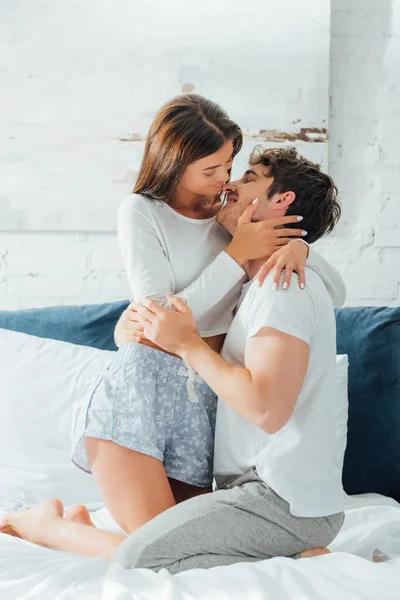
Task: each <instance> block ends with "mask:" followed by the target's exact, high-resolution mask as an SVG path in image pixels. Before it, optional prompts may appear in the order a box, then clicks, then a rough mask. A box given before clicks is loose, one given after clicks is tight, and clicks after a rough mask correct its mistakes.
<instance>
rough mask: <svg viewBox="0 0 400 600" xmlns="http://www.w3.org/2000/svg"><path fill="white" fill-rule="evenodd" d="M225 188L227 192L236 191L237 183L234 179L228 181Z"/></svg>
mask: <svg viewBox="0 0 400 600" xmlns="http://www.w3.org/2000/svg"><path fill="white" fill-rule="evenodd" d="M223 190H224V191H225V192H236V190H237V185H236V183H235V182H234V181H228V183H226V184H225V185H224V187H223Z"/></svg>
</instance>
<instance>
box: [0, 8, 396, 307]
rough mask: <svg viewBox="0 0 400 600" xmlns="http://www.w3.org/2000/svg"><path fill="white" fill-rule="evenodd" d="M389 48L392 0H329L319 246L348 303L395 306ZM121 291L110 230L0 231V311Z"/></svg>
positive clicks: (392, 43)
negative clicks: (325, 200)
mask: <svg viewBox="0 0 400 600" xmlns="http://www.w3.org/2000/svg"><path fill="white" fill-rule="evenodd" d="M396 52H397V57H396ZM399 55H400V0H393V1H392V2H390V1H389V0H380V2H379V8H377V3H376V2H375V1H372V0H332V24H331V69H330V78H331V93H330V95H331V114H330V125H329V128H330V141H329V156H330V161H329V169H330V172H331V174H332V175H333V177H334V179H335V180H336V182H337V185H338V187H339V191H340V195H341V198H342V201H343V218H342V222H341V224H340V225H339V226H338V227H337V229H336V231H335V232H334V234H332V235H331V236H330V237H329V238H327V239H326V240H324V241H322V242H320V243H319V247H320V249H321V252H322V253H323V254H324V256H325V257H326V258H328V260H330V261H331V262H333V263H334V264H335V265H337V267H338V268H339V270H340V272H341V273H342V274H343V277H344V279H345V282H346V285H347V287H348V291H349V294H348V304H349V305H360V304H376V305H398V304H399V297H400V295H399V286H400V270H399V265H400V229H399V228H400V216H399V209H400V200H399V195H400V152H399V145H398V144H397V143H396V140H398V139H399V137H400V111H399V108H398V107H399V106H400V81H399V63H398V56H399ZM396 61H397V62H396ZM17 158H18V157H16V159H17ZM8 160H9V157H8ZM0 199H1V196H0ZM128 295H129V290H128V286H127V284H126V280H125V276H124V273H123V271H121V260H120V257H119V254H118V249H117V245H116V239H115V234H111V233H110V234H108V233H85V232H81V233H68V232H57V233H38V232H30V233H27V232H24V233H20V232H7V233H1V234H0V309H6V308H19V307H29V306H44V305H50V304H59V303H64V304H65V303H85V302H102V301H106V300H112V299H118V298H122V297H127V296H128Z"/></svg>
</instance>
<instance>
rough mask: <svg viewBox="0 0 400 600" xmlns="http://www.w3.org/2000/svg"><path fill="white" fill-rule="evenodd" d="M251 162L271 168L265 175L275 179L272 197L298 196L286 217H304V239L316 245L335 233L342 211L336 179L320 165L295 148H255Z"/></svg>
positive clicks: (269, 194) (252, 164) (271, 189)
mask: <svg viewBox="0 0 400 600" xmlns="http://www.w3.org/2000/svg"><path fill="white" fill-rule="evenodd" d="M249 162H250V165H251V166H255V165H259V164H262V165H264V166H265V167H268V172H266V173H265V175H267V176H268V177H273V178H274V180H273V182H272V185H271V187H270V189H269V191H268V198H271V197H272V196H273V195H274V194H283V193H285V192H294V193H295V194H296V198H295V200H294V201H293V202H292V204H291V205H290V206H289V207H288V209H287V211H286V215H301V216H302V217H304V219H303V221H302V223H301V226H302V227H304V229H305V230H306V231H308V234H307V236H306V237H305V238H304V239H305V240H306V241H307V242H309V243H312V242H315V241H316V240H318V239H319V238H321V237H322V236H323V235H325V234H326V233H330V232H331V231H332V229H333V228H334V226H335V225H336V224H337V222H338V221H339V219H340V216H341V214H342V210H341V207H340V204H339V201H338V199H337V194H338V190H337V188H336V186H335V184H334V183H333V180H332V177H330V176H329V175H327V174H326V173H323V172H322V171H321V169H320V165H319V164H316V163H313V162H311V161H309V160H307V159H306V158H304V156H301V155H300V154H299V153H298V152H297V150H296V148H293V147H289V148H287V147H286V148H271V149H266V148H263V147H262V146H256V147H255V148H254V150H253V152H252V154H251V156H250V161H249ZM289 227H293V225H289Z"/></svg>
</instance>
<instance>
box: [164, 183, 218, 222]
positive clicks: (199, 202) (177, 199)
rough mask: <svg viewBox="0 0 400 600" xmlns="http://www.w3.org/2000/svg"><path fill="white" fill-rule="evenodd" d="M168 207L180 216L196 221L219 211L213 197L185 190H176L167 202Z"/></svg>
mask: <svg viewBox="0 0 400 600" xmlns="http://www.w3.org/2000/svg"><path fill="white" fill-rule="evenodd" d="M169 206H170V207H171V208H173V209H174V210H176V211H177V212H179V213H180V214H182V215H184V216H187V217H193V216H194V218H198V219H204V218H208V217H212V216H214V215H215V214H216V213H217V212H218V210H219V203H218V207H217V206H216V202H215V197H212V196H202V195H201V194H194V193H191V192H188V191H187V190H179V189H177V190H176V191H175V193H174V195H173V197H172V198H171V199H170V201H169Z"/></svg>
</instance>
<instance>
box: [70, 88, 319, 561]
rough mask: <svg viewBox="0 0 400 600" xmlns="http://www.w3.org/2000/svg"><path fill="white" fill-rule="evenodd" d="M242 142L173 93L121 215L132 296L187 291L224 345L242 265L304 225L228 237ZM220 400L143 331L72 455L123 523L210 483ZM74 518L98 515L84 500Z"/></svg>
mask: <svg viewBox="0 0 400 600" xmlns="http://www.w3.org/2000/svg"><path fill="white" fill-rule="evenodd" d="M241 144H242V134H241V131H240V129H239V127H238V126H237V125H236V124H235V123H234V122H232V121H231V120H230V119H229V118H228V116H227V115H226V113H225V112H224V111H223V110H222V109H221V108H220V107H218V106H217V105H216V104H214V103H212V102H210V101H208V100H206V99H205V98H202V97H200V96H197V95H188V96H180V97H178V98H175V99H173V100H172V101H171V102H168V103H167V104H166V105H165V106H164V107H163V108H162V109H161V110H160V112H159V113H158V114H157V116H156V118H155V120H154V122H153V124H152V126H151V129H150V132H149V135H148V138H147V141H146V146H145V152H144V158H143V162H142V166H141V169H140V172H139V176H138V179H137V182H136V185H135V187H134V190H133V195H131V196H129V197H128V198H127V199H126V200H125V201H124V202H123V204H122V206H121V209H120V211H119V219H118V237H119V242H120V246H121V251H122V256H123V259H124V264H125V268H126V270H127V274H128V279H129V282H130V285H131V289H132V293H133V296H134V299H135V300H136V301H137V300H139V299H140V298H141V297H143V296H146V297H150V298H152V299H154V300H156V301H158V302H160V303H163V304H164V303H166V301H167V294H168V293H169V292H173V293H175V294H176V295H178V296H180V297H182V298H183V299H184V300H185V301H186V302H187V303H188V304H189V306H190V307H191V309H192V310H193V313H194V316H195V319H196V325H197V328H198V330H199V332H200V334H201V335H202V337H204V339H206V341H207V343H208V344H209V345H210V346H211V347H212V348H214V349H215V350H217V351H218V350H219V349H220V346H221V344H222V341H223V337H224V334H225V333H226V332H227V330H228V328H229V325H230V322H231V320H232V317H233V310H234V308H235V306H236V302H237V300H238V296H239V293H240V290H241V287H242V284H243V282H244V281H245V279H246V274H245V272H244V270H243V269H242V267H241V266H240V265H242V264H244V263H245V262H246V261H248V260H251V259H255V258H260V257H263V256H266V255H270V254H271V253H272V252H273V251H275V250H277V249H279V248H280V247H281V246H283V245H286V244H288V243H289V242H290V241H292V240H293V237H300V236H302V235H303V232H302V231H301V230H299V229H297V228H293V229H289V230H288V229H287V228H285V229H274V227H277V226H279V227H282V225H285V226H287V225H288V224H291V223H298V220H299V218H298V217H296V216H290V217H284V218H283V219H279V220H277V221H269V222H265V223H254V224H250V225H249V224H247V227H246V228H243V227H240V226H239V227H238V229H237V230H236V232H235V235H234V237H233V239H232V238H231V236H230V235H229V234H228V233H227V232H226V231H225V230H224V229H222V228H221V227H220V226H219V225H218V224H217V223H216V221H215V215H216V213H217V212H218V210H219V208H220V206H221V200H220V192H221V190H222V189H223V186H224V184H225V183H226V182H227V181H228V180H229V177H230V171H231V166H232V160H233V158H234V156H235V155H236V154H237V153H238V151H239V150H240V148H241ZM306 256H307V247H306V246H305V245H304V244H294V243H293V244H291V246H290V250H289V252H288V253H287V255H286V259H285V260H286V264H287V263H288V262H291V263H295V264H296V266H297V267H298V268H299V269H300V270H302V267H303V266H304V263H305V260H306ZM283 267H284V264H283ZM320 274H321V275H322V276H323V273H320ZM302 281H303V279H302V278H300V283H301V282H302ZM215 410H216V397H215V395H214V393H213V392H212V391H211V390H210V388H208V386H207V385H206V384H205V383H204V381H202V380H201V379H200V378H199V377H198V375H196V374H195V373H194V372H193V371H192V370H191V369H190V368H187V367H186V366H185V365H184V363H183V362H182V361H181V360H180V358H179V357H176V356H172V355H169V354H166V353H165V352H163V351H161V350H160V349H158V348H156V347H153V345H152V344H151V343H150V342H147V341H146V340H143V341H142V343H141V344H126V345H124V346H123V347H122V348H121V350H120V351H119V352H118V355H117V357H116V360H115V361H114V363H113V364H112V365H111V366H110V368H109V369H108V371H107V372H106V373H105V374H104V375H103V377H102V379H101V381H100V382H99V384H98V386H97V387H96V389H95V391H94V392H93V395H92V398H91V401H90V405H89V407H88V410H87V414H86V419H85V424H84V426H83V427H82V429H81V430H80V431H79V432H78V433H79V440H78V443H77V446H76V449H75V452H74V455H73V460H74V462H75V463H76V464H77V465H78V466H79V467H80V468H82V469H84V470H86V471H88V472H92V473H93V475H94V477H95V479H96V483H97V484H98V486H99V489H100V492H101V494H102V497H103V499H104V501H105V504H106V505H107V507H108V509H109V511H110V513H111V515H112V516H113V518H114V519H115V521H116V522H117V523H118V524H119V525H120V527H121V529H123V530H124V531H125V532H126V533H131V532H132V531H134V530H135V529H137V528H138V527H140V526H141V525H143V524H144V523H145V522H147V521H148V520H150V519H151V518H153V517H154V516H156V515H157V514H159V513H160V512H162V511H164V510H166V509H167V508H169V507H171V506H173V505H174V504H176V503H177V502H180V501H182V500H185V499H187V498H190V497H192V496H195V495H197V494H200V493H205V492H208V491H210V490H211V482H212V455H213V433H214V421H215ZM58 508H59V505H58ZM67 518H68V519H70V520H73V521H75V522H79V523H83V524H86V525H90V524H91V522H90V519H89V516H88V514H87V511H85V510H84V509H83V507H76V508H74V509H72V510H71V511H70V512H69V513H68V514H67ZM73 547H74V548H75V550H73V551H83V552H85V553H86V552H87V548H86V547H85V548H83V549H81V550H79V549H77V547H75V546H73ZM68 548H70V547H68ZM68 548H66V549H68ZM90 553H91V551H90Z"/></svg>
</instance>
